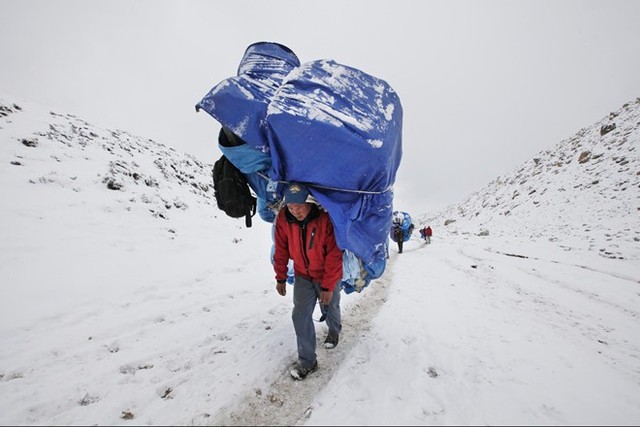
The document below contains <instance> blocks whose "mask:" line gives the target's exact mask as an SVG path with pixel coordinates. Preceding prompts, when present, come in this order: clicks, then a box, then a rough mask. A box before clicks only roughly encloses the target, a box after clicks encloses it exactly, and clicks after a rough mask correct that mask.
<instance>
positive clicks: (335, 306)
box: [326, 285, 342, 335]
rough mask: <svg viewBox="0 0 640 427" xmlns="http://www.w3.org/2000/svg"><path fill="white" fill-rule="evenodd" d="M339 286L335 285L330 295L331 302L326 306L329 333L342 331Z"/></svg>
mask: <svg viewBox="0 0 640 427" xmlns="http://www.w3.org/2000/svg"><path fill="white" fill-rule="evenodd" d="M340 291H341V289H340V286H339V285H338V286H336V288H335V289H334V291H333V295H332V296H331V302H330V303H329V307H328V308H327V320H326V322H327V327H328V328H329V334H331V335H340V331H342V316H341V314H340Z"/></svg>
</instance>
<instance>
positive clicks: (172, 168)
mask: <svg viewBox="0 0 640 427" xmlns="http://www.w3.org/2000/svg"><path fill="white" fill-rule="evenodd" d="M0 131H1V132H2V135H3V143H4V144H6V145H5V147H3V148H4V149H3V150H2V153H1V154H2V156H3V158H2V161H3V164H4V165H9V164H10V165H12V166H14V167H11V168H9V167H6V166H5V167H3V172H4V173H3V179H6V180H8V181H5V182H10V183H12V184H14V185H20V184H21V183H23V182H25V181H28V182H29V183H30V184H32V186H33V187H34V189H31V192H38V191H40V192H42V193H43V194H44V193H51V192H56V191H74V192H77V193H80V194H78V195H77V200H78V203H79V205H80V206H85V207H89V208H90V209H93V208H96V206H95V205H94V206H91V203H90V202H95V203H96V204H99V205H102V207H103V208H104V209H109V210H112V211H120V210H124V211H135V210H140V211H145V212H148V213H149V214H150V215H151V216H152V217H154V218H158V219H160V221H162V219H165V220H166V219H167V218H168V217H170V216H172V215H174V214H175V215H179V211H181V210H182V211H184V210H187V209H189V207H190V205H198V204H205V205H208V206H207V209H210V208H211V206H210V205H211V203H212V202H213V203H214V204H213V206H215V202H214V199H213V188H212V183H211V176H210V171H211V165H203V164H202V163H201V162H199V161H198V160H196V159H195V158H194V157H192V156H190V155H188V154H182V153H178V152H176V151H175V150H174V149H172V148H169V147H165V146H163V145H161V144H158V143H156V142H154V141H153V140H150V139H144V138H141V137H137V136H133V135H130V134H128V133H127V132H125V131H121V130H110V129H103V128H99V127H96V126H93V125H91V124H89V123H87V122H86V121H84V120H82V119H80V118H78V117H75V116H73V115H70V114H58V113H56V112H53V111H47V110H46V109H43V108H41V107H39V106H37V105H28V106H27V105H24V104H22V105H21V104H19V103H14V102H12V101H10V100H7V99H3V98H2V97H0ZM35 188H38V189H35ZM107 190H109V191H107ZM87 193H88V194H87ZM35 199H36V198H34V199H33V200H35ZM28 200H31V199H30V198H28V197H25V198H24V199H23V200H21V201H22V202H25V201H28ZM47 202H49V200H47ZM174 231H175V230H174Z"/></svg>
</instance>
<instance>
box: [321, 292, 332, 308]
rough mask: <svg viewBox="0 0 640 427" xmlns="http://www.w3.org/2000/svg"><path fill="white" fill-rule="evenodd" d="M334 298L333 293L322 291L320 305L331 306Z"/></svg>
mask: <svg viewBox="0 0 640 427" xmlns="http://www.w3.org/2000/svg"><path fill="white" fill-rule="evenodd" d="M332 296H333V292H332V291H321V292H320V304H323V305H329V303H330V302H331V297H332Z"/></svg>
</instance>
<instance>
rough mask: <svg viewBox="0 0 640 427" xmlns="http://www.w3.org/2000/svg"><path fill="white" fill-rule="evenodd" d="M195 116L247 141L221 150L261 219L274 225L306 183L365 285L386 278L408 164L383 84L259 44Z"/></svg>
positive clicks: (397, 110) (397, 107)
mask: <svg viewBox="0 0 640 427" xmlns="http://www.w3.org/2000/svg"><path fill="white" fill-rule="evenodd" d="M196 109H197V110H199V109H204V110H205V111H207V113H209V114H210V115H211V116H212V117H213V118H215V119H216V120H217V121H218V122H219V123H220V124H221V125H222V126H223V127H226V128H228V129H230V130H231V131H232V132H233V133H235V134H236V135H238V136H240V137H241V138H242V139H243V140H244V141H246V144H245V145H242V146H240V147H231V148H229V147H220V149H221V150H222V151H223V153H225V154H227V153H229V155H228V156H227V157H228V158H229V160H231V162H232V163H234V164H235V165H236V166H237V167H238V168H239V169H240V170H241V171H242V172H243V173H244V174H245V175H246V176H247V179H248V181H249V184H250V186H251V187H252V189H253V190H254V192H255V193H256V195H257V197H258V207H259V212H260V216H261V218H263V219H265V220H268V219H271V221H273V219H272V218H273V217H274V215H272V213H270V212H269V211H268V207H269V206H275V205H277V203H278V202H279V201H280V200H281V199H282V196H283V191H284V188H285V187H286V186H285V185H284V184H286V183H288V182H292V181H298V182H301V183H304V184H305V185H307V187H308V188H309V191H310V193H311V195H312V196H313V197H314V198H315V199H316V200H317V201H318V203H319V204H320V205H322V206H323V207H324V208H325V209H326V210H327V211H328V212H329V215H330V217H331V220H332V222H333V225H334V229H335V234H336V241H337V243H338V246H339V247H340V248H341V249H343V250H349V251H351V252H353V254H354V255H355V256H356V257H357V258H358V260H359V261H360V262H361V264H362V268H361V269H360V275H361V279H363V277H364V279H363V280H364V283H365V284H366V285H368V283H369V281H370V280H371V279H375V278H378V277H380V276H381V275H382V273H383V272H384V269H385V266H386V254H387V244H388V243H387V240H388V237H387V233H388V230H389V227H390V225H391V215H392V206H393V190H392V185H393V183H394V182H395V179H396V173H397V170H398V167H399V165H400V160H401V157H402V106H401V103H400V99H399V97H398V95H397V94H396V92H395V91H394V90H393V89H392V88H391V87H390V86H389V85H388V84H387V83H386V82H385V81H384V80H381V79H379V78H376V77H374V76H371V75H369V74H367V73H364V72H362V71H360V70H358V69H355V68H352V67H349V66H346V65H342V64H339V63H336V62H335V61H333V60H326V59H323V60H316V61H310V62H307V63H304V64H300V61H299V60H298V58H297V56H296V55H295V54H294V53H293V52H292V51H291V50H290V49H288V48H287V47H286V46H283V45H280V44H277V43H269V42H260V43H254V44H252V45H251V46H249V47H248V48H247V50H246V52H245V55H244V57H243V58H242V61H241V62H240V65H239V67H238V75H237V76H235V77H230V78H228V79H226V80H224V81H222V82H220V83H219V84H218V85H216V86H215V87H214V88H213V89H212V90H211V91H210V92H209V93H207V94H206V96H205V97H204V98H203V99H202V100H201V101H200V102H199V103H198V104H197V105H196ZM360 283H362V282H360ZM366 285H365V286H366Z"/></svg>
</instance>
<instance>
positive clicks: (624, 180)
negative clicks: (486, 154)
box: [418, 98, 640, 259]
mask: <svg viewBox="0 0 640 427" xmlns="http://www.w3.org/2000/svg"><path fill="white" fill-rule="evenodd" d="M639 149H640V98H638V99H636V100H635V101H633V102H629V103H626V104H625V105H623V106H622V107H621V108H620V109H619V110H618V111H614V112H611V113H609V114H608V115H607V116H606V117H604V118H603V119H602V120H600V121H598V122H596V123H594V124H592V125H591V126H588V127H585V128H583V129H581V130H580V131H578V132H577V133H576V134H575V135H573V136H572V137H570V138H568V139H565V140H563V141H561V142H560V143H558V144H557V145H556V146H554V147H552V148H551V149H549V150H546V151H543V152H540V153H539V154H538V155H536V156H534V158H532V159H531V160H530V161H528V162H527V163H525V164H523V165H522V166H520V167H518V168H517V169H515V170H514V171H513V172H511V173H509V174H507V175H505V176H500V177H498V178H496V179H495V180H493V181H492V182H490V183H489V184H487V185H486V186H484V187H483V188H482V189H480V190H479V191H477V192H475V193H473V194H472V195H471V196H470V197H469V198H467V199H466V200H465V201H463V202H462V203H460V204H459V205H452V206H450V207H449V208H448V209H446V210H445V212H443V213H440V214H439V215H435V216H429V215H424V216H422V217H420V218H418V223H419V224H425V223H431V224H433V225H436V226H437V227H438V229H439V231H440V232H441V233H447V234H448V235H450V236H455V235H464V236H474V235H475V236H483V235H488V234H491V235H492V236H500V235H514V234H515V235H518V236H522V237H523V238H525V239H531V240H539V241H542V240H544V241H550V242H558V244H560V245H564V246H565V247H566V248H567V249H571V248H581V249H586V250H590V251H598V252H599V253H600V255H602V256H605V257H609V258H619V259H622V258H637V257H638V258H640V153H639ZM621 245H623V246H624V247H625V248H631V250H628V249H625V251H626V252H627V253H623V252H625V251H622V250H621V249H620V246H621ZM634 248H635V249H634Z"/></svg>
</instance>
